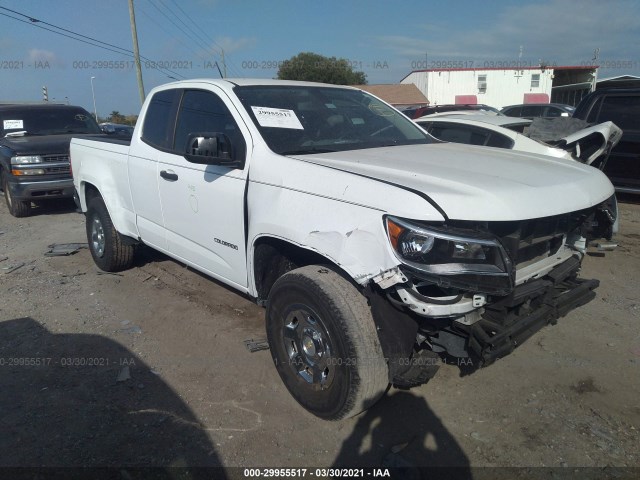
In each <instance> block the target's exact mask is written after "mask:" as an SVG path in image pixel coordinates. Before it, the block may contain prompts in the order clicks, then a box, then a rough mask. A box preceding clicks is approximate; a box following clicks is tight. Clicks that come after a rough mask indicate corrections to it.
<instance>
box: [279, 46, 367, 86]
mask: <svg viewBox="0 0 640 480" xmlns="http://www.w3.org/2000/svg"><path fill="white" fill-rule="evenodd" d="M278 79H280V80H304V81H307V82H322V83H332V84H335V85H365V84H366V83H367V76H366V75H365V74H364V73H363V72H354V71H353V68H351V65H350V64H349V62H348V61H347V60H345V59H344V58H336V57H331V58H329V57H325V56H322V55H318V54H317V53H311V52H302V53H299V54H298V55H295V56H293V57H291V58H290V59H289V60H286V61H285V62H284V63H283V64H282V66H281V67H280V68H279V69H278Z"/></svg>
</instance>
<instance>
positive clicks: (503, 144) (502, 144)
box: [486, 132, 514, 149]
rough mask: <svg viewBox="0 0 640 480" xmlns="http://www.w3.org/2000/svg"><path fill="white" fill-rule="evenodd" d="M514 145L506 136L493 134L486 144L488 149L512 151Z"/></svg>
mask: <svg viewBox="0 0 640 480" xmlns="http://www.w3.org/2000/svg"><path fill="white" fill-rule="evenodd" d="M513 143H514V142H513V140H511V139H510V138H509V137H507V136H506V135H501V134H499V133H496V132H491V136H490V137H489V141H488V142H487V143H486V145H487V147H495V148H506V149H510V148H512V147H513Z"/></svg>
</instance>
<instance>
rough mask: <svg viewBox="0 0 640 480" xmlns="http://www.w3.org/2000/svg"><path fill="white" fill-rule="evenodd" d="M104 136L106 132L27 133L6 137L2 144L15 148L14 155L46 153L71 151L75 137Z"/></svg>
mask: <svg viewBox="0 0 640 480" xmlns="http://www.w3.org/2000/svg"><path fill="white" fill-rule="evenodd" d="M96 136H102V137H103V136H104V134H86V135H79V134H77V133H73V134H68V135H42V136H40V135H33V136H30V135H26V136H24V137H4V138H2V140H1V142H2V145H4V146H6V147H8V148H10V149H11V150H13V154H14V155H46V154H56V153H69V143H70V142H71V138H73V137H82V138H90V137H96Z"/></svg>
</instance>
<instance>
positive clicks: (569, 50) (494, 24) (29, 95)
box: [0, 0, 640, 117]
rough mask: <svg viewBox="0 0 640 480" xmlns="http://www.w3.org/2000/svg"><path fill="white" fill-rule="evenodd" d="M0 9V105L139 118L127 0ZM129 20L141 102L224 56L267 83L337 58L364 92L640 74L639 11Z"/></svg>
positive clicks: (202, 11)
mask: <svg viewBox="0 0 640 480" xmlns="http://www.w3.org/2000/svg"><path fill="white" fill-rule="evenodd" d="M0 7H2V8H0V101H7V100H21V101H38V100H40V99H42V87H43V86H46V87H47V90H48V95H49V100H50V101H51V100H55V101H58V102H69V103H71V104H72V105H80V106H82V107H84V108H86V109H87V110H89V111H93V109H94V104H93V98H94V97H95V108H96V110H97V112H98V115H99V116H101V117H105V116H108V115H109V114H110V113H111V112H112V111H118V112H120V113H121V114H136V113H138V111H139V109H140V106H141V101H140V95H139V91H138V84H137V80H136V71H135V68H134V63H133V58H132V56H128V55H127V54H125V53H122V49H126V50H129V51H130V50H133V43H132V36H131V27H130V21H129V8H128V1H127V0H106V1H105V0H100V1H98V0H55V1H54V0H0ZM6 9H9V10H13V11H14V12H11V11H8V10H6ZM134 9H135V16H136V23H137V31H138V41H139V46H140V55H141V56H142V57H143V58H142V76H143V82H144V88H145V92H146V93H148V92H149V91H150V90H151V89H152V88H153V87H155V86H157V85H161V84H163V83H167V82H171V81H174V79H178V80H179V79H184V78H203V77H213V78H219V77H220V73H219V71H218V68H217V67H216V62H217V65H218V66H219V67H220V69H221V70H223V69H224V66H223V62H222V51H224V60H225V62H224V63H225V64H226V75H227V77H230V78H232V77H236V78H237V77H252V78H275V77H276V75H277V69H278V65H279V64H280V63H281V62H282V61H284V60H287V59H289V58H291V57H292V56H294V55H296V54H298V53H300V52H314V53H318V54H321V55H325V56H329V57H337V58H345V59H347V60H348V61H349V62H350V64H351V65H352V66H353V67H354V70H360V71H363V72H364V73H365V74H366V75H367V81H368V83H399V82H400V80H402V78H404V77H405V76H406V75H408V74H409V73H410V72H411V71H412V70H419V69H423V68H425V67H426V68H439V67H445V68H446V67H482V66H498V65H500V62H502V63H507V64H509V65H513V64H514V63H516V62H518V64H524V65H527V66H529V65H531V66H535V65H538V64H539V63H540V61H542V62H544V63H546V64H548V65H554V64H555V65H589V64H593V63H594V62H595V63H596V64H598V65H600V66H601V69H600V71H599V73H598V77H599V78H607V77H613V76H618V75H625V74H632V75H640V48H639V47H640V0H619V1H617V0H614V1H603V0H598V1H596V0H535V1H493V0H485V1H482V2H478V1H472V0H460V1H457V2H438V3H436V2H429V1H426V0H419V1H414V0H406V1H402V2H391V1H378V0H369V1H360V0H351V1H350V0H341V1H335V0H325V1H315V2H310V1H303V0H301V1H288V0H281V1H280V0H270V1H258V0H255V1H249V0H234V1H231V0H134ZM16 12H17V13H16ZM5 15H9V16H10V17H14V18H9V17H7V16H5ZM29 18H31V19H33V20H37V21H31V20H29ZM16 19H18V20H16ZM19 20H22V21H19ZM47 24H49V25H47ZM56 27H60V28H63V29H66V30H67V31H64V30H60V29H59V28H56ZM45 28H46V29H49V30H45ZM50 30H53V31H50ZM55 32H58V33H55ZM60 34H64V35H67V36H63V35H60ZM74 34H79V35H83V36H84V37H80V38H81V40H83V41H86V42H89V41H90V40H89V39H88V38H86V37H91V38H93V39H96V40H99V41H101V42H106V43H108V44H111V45H112V46H107V48H109V49H111V50H104V49H101V48H98V47H96V46H93V45H89V44H86V43H82V42H80V41H77V40H74V39H72V38H69V37H75V38H78V37H77V36H75V35H74ZM94 43H95V42H94ZM596 55H597V60H595V61H594V58H595V57H596ZM223 73H224V72H223ZM91 77H94V78H93V81H92V79H91ZM92 84H93V94H92Z"/></svg>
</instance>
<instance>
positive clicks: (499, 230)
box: [489, 214, 575, 268]
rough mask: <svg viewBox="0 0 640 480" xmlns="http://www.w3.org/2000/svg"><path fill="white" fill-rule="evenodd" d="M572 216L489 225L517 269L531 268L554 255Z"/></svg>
mask: <svg viewBox="0 0 640 480" xmlns="http://www.w3.org/2000/svg"><path fill="white" fill-rule="evenodd" d="M572 224H573V222H572V221H571V214H567V215H558V216H554V217H546V218H536V219H532V220H523V221H521V222H490V223H489V230H490V231H491V233H493V234H495V235H496V236H497V237H498V238H499V239H500V241H501V242H502V244H503V245H504V247H505V249H506V250H507V251H508V252H509V255H510V257H511V259H512V260H513V263H514V264H515V265H516V268H521V267H525V266H527V265H531V264H532V263H535V262H537V261H539V260H542V259H544V258H547V257H549V256H551V255H553V254H555V253H556V252H557V251H558V250H559V249H560V247H561V246H562V242H563V239H564V236H565V235H566V234H567V233H569V232H570V231H571V230H573V228H575V225H572Z"/></svg>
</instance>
